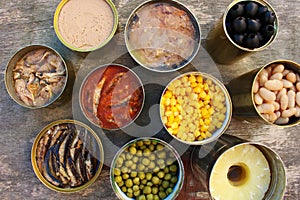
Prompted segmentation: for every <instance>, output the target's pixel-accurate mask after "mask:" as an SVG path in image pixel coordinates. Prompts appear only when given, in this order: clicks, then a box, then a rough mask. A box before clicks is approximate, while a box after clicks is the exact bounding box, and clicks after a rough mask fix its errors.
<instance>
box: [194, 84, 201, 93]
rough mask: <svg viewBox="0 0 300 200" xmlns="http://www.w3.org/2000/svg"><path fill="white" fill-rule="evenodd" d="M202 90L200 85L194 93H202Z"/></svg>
mask: <svg viewBox="0 0 300 200" xmlns="http://www.w3.org/2000/svg"><path fill="white" fill-rule="evenodd" d="M201 91H202V90H201V87H199V85H197V86H196V87H195V88H194V92H195V93H200V92H201Z"/></svg>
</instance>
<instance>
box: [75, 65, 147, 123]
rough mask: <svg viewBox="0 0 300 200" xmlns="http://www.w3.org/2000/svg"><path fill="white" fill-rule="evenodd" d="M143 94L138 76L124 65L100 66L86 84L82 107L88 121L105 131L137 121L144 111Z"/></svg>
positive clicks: (82, 96) (83, 88) (83, 87)
mask: <svg viewBox="0 0 300 200" xmlns="http://www.w3.org/2000/svg"><path fill="white" fill-rule="evenodd" d="M143 102H144V90H143V86H142V83H141V81H140V80H139V78H138V77H137V75H136V74H135V73H134V72H133V71H131V70H130V69H128V68H126V67H123V66H121V65H115V64H111V65H106V66H101V67H99V68H97V69H95V70H94V71H92V72H91V73H90V74H89V75H88V76H87V77H86V79H85V80H84V82H83V84H82V86H81V91H80V103H81V108H82V110H83V112H84V114H85V115H86V116H87V118H88V119H89V120H91V121H92V122H93V123H95V124H96V125H98V126H100V127H101V128H104V129H117V128H122V127H125V126H127V125H128V124H129V123H131V122H132V121H134V120H135V119H136V118H137V116H138V115H139V113H140V112H141V110H142V106H143Z"/></svg>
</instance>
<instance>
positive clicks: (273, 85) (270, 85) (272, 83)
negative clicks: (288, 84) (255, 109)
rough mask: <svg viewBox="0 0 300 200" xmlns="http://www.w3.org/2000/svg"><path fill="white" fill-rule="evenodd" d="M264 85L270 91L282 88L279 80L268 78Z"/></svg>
mask: <svg viewBox="0 0 300 200" xmlns="http://www.w3.org/2000/svg"><path fill="white" fill-rule="evenodd" d="M265 87H266V88H267V89H268V90H272V91H276V90H281V89H282V88H283V83H282V81H280V80H268V81H267V82H266V83H265Z"/></svg>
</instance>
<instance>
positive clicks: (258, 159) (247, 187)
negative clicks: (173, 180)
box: [191, 134, 287, 200]
mask: <svg viewBox="0 0 300 200" xmlns="http://www.w3.org/2000/svg"><path fill="white" fill-rule="evenodd" d="M191 168H192V172H193V174H194V176H195V177H196V179H198V180H199V181H201V182H202V184H203V185H204V186H205V187H206V189H207V191H208V192H209V195H210V198H211V199H225V200H226V199H246V196H247V195H248V197H249V198H251V199H265V200H281V199H282V198H283V195H284V192H285V187H286V181H287V180H286V172H285V171H286V170H285V166H284V163H283V161H282V160H281V158H280V157H279V155H278V154H277V153H276V152H274V151H273V150H272V149H270V148H269V147H267V146H265V145H263V144H261V143H256V142H248V141H246V140H242V139H240V138H237V137H234V136H231V135H227V134H223V135H222V136H221V137H220V138H219V139H218V140H217V141H216V143H210V144H205V145H202V146H197V147H195V148H194V149H193V152H192V154H191ZM222 191H223V192H222ZM259 191H263V192H262V193H260V192H259ZM240 195H241V196H240Z"/></svg>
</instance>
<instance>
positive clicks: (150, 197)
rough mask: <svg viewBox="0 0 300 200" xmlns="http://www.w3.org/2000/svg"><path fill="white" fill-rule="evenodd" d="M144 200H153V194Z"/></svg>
mask: <svg viewBox="0 0 300 200" xmlns="http://www.w3.org/2000/svg"><path fill="white" fill-rule="evenodd" d="M146 199H147V200H153V199H154V196H153V194H147V196H146Z"/></svg>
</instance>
